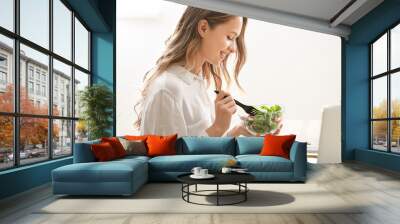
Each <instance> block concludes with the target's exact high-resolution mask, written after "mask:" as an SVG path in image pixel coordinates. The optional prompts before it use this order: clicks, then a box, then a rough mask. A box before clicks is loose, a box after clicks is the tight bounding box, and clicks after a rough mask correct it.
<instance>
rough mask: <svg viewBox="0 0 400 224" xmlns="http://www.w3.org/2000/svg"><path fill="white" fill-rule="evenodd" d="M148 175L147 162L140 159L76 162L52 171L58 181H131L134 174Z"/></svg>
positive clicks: (54, 179)
mask: <svg viewBox="0 0 400 224" xmlns="http://www.w3.org/2000/svg"><path fill="white" fill-rule="evenodd" d="M134 173H136V174H140V175H145V176H147V163H146V162H145V161H144V160H140V159H121V160H114V161H108V162H91V163H74V164H70V165H66V166H62V167H59V168H57V169H55V170H53V171H52V175H53V181H57V182H131V181H133V180H132V176H133V174H134Z"/></svg>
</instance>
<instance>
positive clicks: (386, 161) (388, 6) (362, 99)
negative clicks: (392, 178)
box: [342, 0, 400, 170]
mask: <svg viewBox="0 0 400 224" xmlns="http://www.w3.org/2000/svg"><path fill="white" fill-rule="evenodd" d="M398 22H400V0H386V1H384V2H383V3H382V4H380V5H379V6H378V7H376V8H375V9H374V10H373V11H371V12H370V13H368V14H367V15H366V16H364V17H363V18H362V19H360V20H359V21H358V22H357V23H355V24H353V26H352V27H351V35H350V37H349V40H347V41H346V40H343V41H342V45H343V46H342V49H343V50H344V52H343V55H342V63H343V65H344V68H343V72H344V74H343V75H342V77H343V78H342V88H344V91H343V104H342V105H343V110H342V117H343V121H342V125H343V128H342V134H343V136H342V140H343V142H342V157H343V160H357V161H362V162H365V163H369V164H372V165H376V166H381V167H383V168H387V169H392V170H399V166H400V160H399V157H398V156H396V155H387V154H388V153H383V154H382V153H381V152H376V151H372V150H370V149H369V141H370V136H369V135H370V132H369V129H370V124H369V105H370V97H369V85H370V84H369V79H368V78H369V75H370V73H369V49H368V48H369V47H368V45H369V43H370V42H372V41H373V40H374V39H375V38H377V37H378V36H379V35H380V34H382V33H383V32H385V31H386V30H387V29H388V28H389V27H391V26H392V25H394V24H396V23H398ZM360 150H362V151H360Z"/></svg>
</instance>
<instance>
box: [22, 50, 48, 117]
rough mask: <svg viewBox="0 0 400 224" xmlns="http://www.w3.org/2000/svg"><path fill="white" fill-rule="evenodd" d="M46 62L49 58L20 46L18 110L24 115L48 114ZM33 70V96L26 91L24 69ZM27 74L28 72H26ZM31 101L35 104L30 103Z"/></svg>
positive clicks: (26, 76)
mask: <svg viewBox="0 0 400 224" xmlns="http://www.w3.org/2000/svg"><path fill="white" fill-rule="evenodd" d="M48 62H49V57H48V56H47V55H45V54H43V53H40V52H38V51H36V50H34V49H32V48H30V47H28V46H25V45H23V44H21V53H20V67H21V68H20V82H21V85H20V109H21V113H24V114H39V115H47V114H48V105H49V97H48V93H47V92H48V86H49V79H48V74H49V72H48ZM27 67H28V68H29V67H30V68H33V70H34V71H35V79H34V83H35V85H34V86H35V90H34V91H33V94H31V93H30V92H29V91H28V88H29V86H26V85H27V80H28V74H27V73H26V72H27V71H29V70H27V69H26V68H27ZM28 73H29V72H28ZM31 100H33V101H35V102H36V104H33V103H31Z"/></svg>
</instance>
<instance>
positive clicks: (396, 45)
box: [390, 24, 400, 69]
mask: <svg viewBox="0 0 400 224" xmlns="http://www.w3.org/2000/svg"><path fill="white" fill-rule="evenodd" d="M390 48H391V51H390V54H391V62H390V64H391V66H390V67H391V69H396V68H399V67H400V24H399V25H397V26H396V27H395V28H393V29H392V31H391V37H390Z"/></svg>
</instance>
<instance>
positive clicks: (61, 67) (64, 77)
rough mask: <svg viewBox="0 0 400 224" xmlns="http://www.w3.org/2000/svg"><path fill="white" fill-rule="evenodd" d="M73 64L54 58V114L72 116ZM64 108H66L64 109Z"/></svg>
mask: <svg viewBox="0 0 400 224" xmlns="http://www.w3.org/2000/svg"><path fill="white" fill-rule="evenodd" d="M71 79H72V76H71V66H69V65H66V64H64V63H62V62H60V61H58V60H55V59H54V60H53V114H54V115H57V116H62V117H72V88H71V86H72V85H71V84H72V80H71ZM63 108H64V110H62V109H63Z"/></svg>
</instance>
